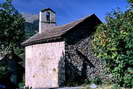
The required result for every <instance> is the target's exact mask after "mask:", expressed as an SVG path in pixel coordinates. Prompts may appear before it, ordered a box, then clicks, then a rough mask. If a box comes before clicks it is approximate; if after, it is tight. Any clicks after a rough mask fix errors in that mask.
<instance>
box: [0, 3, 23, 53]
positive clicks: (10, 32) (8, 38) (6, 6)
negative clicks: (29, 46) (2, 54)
mask: <svg viewBox="0 0 133 89" xmlns="http://www.w3.org/2000/svg"><path fill="white" fill-rule="evenodd" d="M24 22H25V20H24V18H23V17H22V15H21V14H20V13H19V12H18V11H17V10H16V9H15V8H14V6H13V5H12V0H5V2H4V3H1V4H0V51H4V50H7V51H8V50H9V49H8V48H14V50H15V51H16V50H17V51H18V49H21V46H20V43H21V42H22V41H23V40H24ZM18 54H19V53H18Z"/></svg>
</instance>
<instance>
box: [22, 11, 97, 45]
mask: <svg viewBox="0 0 133 89" xmlns="http://www.w3.org/2000/svg"><path fill="white" fill-rule="evenodd" d="M92 17H95V18H97V16H96V15H95V14H92V15H90V16H87V17H85V18H81V19H79V20H77V21H74V22H71V23H69V24H65V25H63V26H56V27H53V28H49V29H45V32H42V33H37V34H35V35H34V36H32V37H31V38H29V39H28V40H26V41H25V42H23V43H22V45H23V46H28V45H34V44H39V43H44V42H47V41H50V40H55V39H60V38H61V36H62V35H64V34H65V33H67V32H68V31H69V30H71V29H72V28H74V27H76V26H77V25H79V24H81V23H82V22H84V21H85V20H86V19H89V18H92Z"/></svg>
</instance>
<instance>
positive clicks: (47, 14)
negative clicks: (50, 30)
mask: <svg viewBox="0 0 133 89" xmlns="http://www.w3.org/2000/svg"><path fill="white" fill-rule="evenodd" d="M46 20H47V21H48V22H50V13H49V12H47V13H46Z"/></svg>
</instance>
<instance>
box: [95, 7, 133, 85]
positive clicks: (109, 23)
mask: <svg viewBox="0 0 133 89" xmlns="http://www.w3.org/2000/svg"><path fill="white" fill-rule="evenodd" d="M132 18H133V11H132V9H129V10H127V11H126V12H121V11H119V10H115V11H113V12H111V13H109V14H108V16H106V23H103V24H101V25H100V26H98V28H97V31H96V33H95V34H94V39H93V41H92V45H93V49H94V52H95V54H96V56H97V57H99V58H101V59H103V60H104V61H105V62H106V69H107V71H108V72H109V73H111V74H112V76H113V78H112V81H113V82H114V83H116V84H119V85H120V86H124V87H132V86H133V73H132V71H133V19H132Z"/></svg>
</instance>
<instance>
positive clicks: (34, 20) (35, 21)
mask: <svg viewBox="0 0 133 89" xmlns="http://www.w3.org/2000/svg"><path fill="white" fill-rule="evenodd" d="M22 15H23V17H24V18H25V21H26V22H25V32H26V39H27V38H29V37H31V36H32V35H33V34H35V33H36V32H38V27H39V16H38V15H32V14H24V13H23V14H22Z"/></svg>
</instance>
